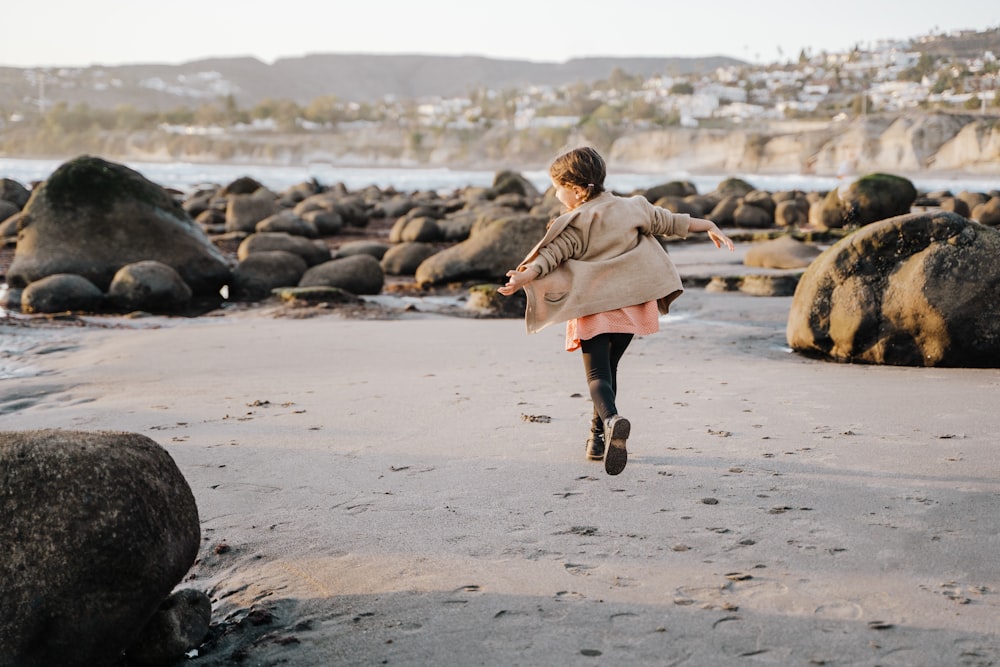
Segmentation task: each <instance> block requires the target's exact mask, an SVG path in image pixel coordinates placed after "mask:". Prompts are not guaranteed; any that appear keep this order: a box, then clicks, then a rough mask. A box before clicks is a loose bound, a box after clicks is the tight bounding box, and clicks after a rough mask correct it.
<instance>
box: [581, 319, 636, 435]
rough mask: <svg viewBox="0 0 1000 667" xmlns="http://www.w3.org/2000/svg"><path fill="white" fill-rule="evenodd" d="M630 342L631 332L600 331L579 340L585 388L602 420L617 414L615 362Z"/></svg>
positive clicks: (595, 411) (616, 371) (616, 366)
mask: <svg viewBox="0 0 1000 667" xmlns="http://www.w3.org/2000/svg"><path fill="white" fill-rule="evenodd" d="M631 342H632V334H630V333H603V334H597V335H596V336H594V337H593V338H589V339H587V340H581V341H580V349H581V351H582V352H583V369H584V370H585V371H586V372H587V387H588V388H589V389H590V398H591V400H592V401H593V402H594V414H595V416H596V417H600V419H601V420H605V419H607V418H608V417H613V416H614V415H616V414H618V408H617V407H615V395H616V394H617V393H618V362H619V361H621V358H622V355H623V354H625V350H626V349H628V346H629V343H631Z"/></svg>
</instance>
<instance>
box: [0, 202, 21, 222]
mask: <svg viewBox="0 0 1000 667" xmlns="http://www.w3.org/2000/svg"><path fill="white" fill-rule="evenodd" d="M20 212H21V207H20V206H17V205H16V204H14V202H11V201H7V200H6V199H0V222H3V221H4V220H6V219H7V218H9V217H10V216H12V215H14V214H16V213H20Z"/></svg>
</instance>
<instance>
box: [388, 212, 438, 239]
mask: <svg viewBox="0 0 1000 667" xmlns="http://www.w3.org/2000/svg"><path fill="white" fill-rule="evenodd" d="M399 223H402V224H398V223H397V225H396V226H394V227H393V233H392V234H390V237H389V238H390V240H392V239H393V238H395V239H396V241H395V242H396V243H413V242H417V243H432V242H434V241H441V240H442V239H443V238H444V234H442V233H441V228H440V227H439V226H438V223H437V220H435V219H434V218H430V217H427V216H421V217H419V218H412V219H409V220H407V219H406V218H400V219H399Z"/></svg>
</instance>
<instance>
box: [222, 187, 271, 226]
mask: <svg viewBox="0 0 1000 667" xmlns="http://www.w3.org/2000/svg"><path fill="white" fill-rule="evenodd" d="M280 212H281V206H280V205H279V204H278V201H277V200H276V199H275V196H274V193H273V192H269V191H268V190H267V189H266V188H261V189H259V190H257V191H255V192H254V193H253V194H234V195H230V196H229V198H228V200H227V204H226V231H227V232H253V231H256V229H257V223H258V222H260V221H261V220H264V219H266V218H269V217H271V216H272V215H274V214H275V213H280Z"/></svg>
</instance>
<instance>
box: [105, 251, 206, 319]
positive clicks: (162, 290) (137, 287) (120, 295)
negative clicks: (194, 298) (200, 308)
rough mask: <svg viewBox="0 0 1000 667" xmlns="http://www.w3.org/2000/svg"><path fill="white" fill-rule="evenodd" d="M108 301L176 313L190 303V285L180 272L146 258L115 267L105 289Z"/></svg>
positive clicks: (123, 306)
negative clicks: (116, 270) (114, 271)
mask: <svg viewBox="0 0 1000 667" xmlns="http://www.w3.org/2000/svg"><path fill="white" fill-rule="evenodd" d="M107 296H108V300H109V301H110V302H111V304H112V305H113V306H114V307H115V308H117V309H119V310H124V311H131V310H143V311H147V312H150V313H168V314H169V313H178V312H181V311H183V310H184V309H185V308H187V307H188V306H189V305H190V303H191V288H190V287H188V286H187V283H185V282H184V280H183V279H182V278H181V276H180V274H179V273H177V271H175V270H174V269H173V267H170V266H167V265H166V264H164V263H162V262H157V261H155V260H146V261H144V262H135V263H133V264H126V265H125V266H123V267H122V268H120V269H118V273H116V274H115V277H114V278H112V279H111V286H110V287H109V288H108V295H107Z"/></svg>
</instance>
